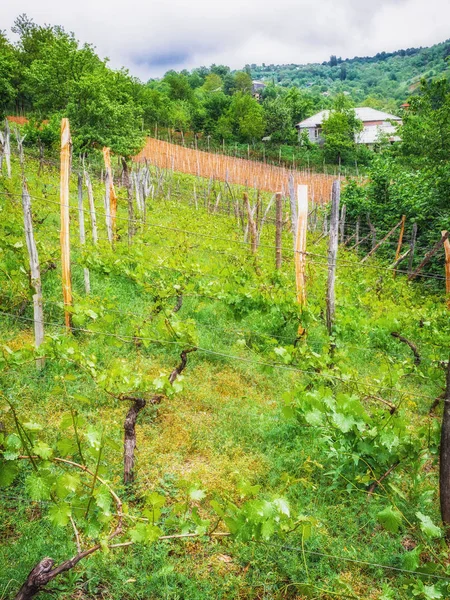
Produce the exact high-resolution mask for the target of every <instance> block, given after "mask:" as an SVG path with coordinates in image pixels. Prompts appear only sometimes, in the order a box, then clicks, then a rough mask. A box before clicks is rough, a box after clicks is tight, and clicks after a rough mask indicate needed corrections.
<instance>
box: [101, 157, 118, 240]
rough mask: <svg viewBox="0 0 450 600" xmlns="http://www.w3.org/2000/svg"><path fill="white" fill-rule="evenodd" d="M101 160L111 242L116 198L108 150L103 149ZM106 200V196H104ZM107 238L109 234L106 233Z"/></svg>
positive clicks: (113, 236)
mask: <svg viewBox="0 0 450 600" xmlns="http://www.w3.org/2000/svg"><path fill="white" fill-rule="evenodd" d="M103 160H104V162H105V185H106V194H108V195H109V202H108V205H109V217H110V218H109V221H110V227H111V238H112V239H111V240H110V241H111V242H112V240H113V239H114V238H115V235H116V215H117V196H116V191H115V189H114V179H113V174H112V169H111V155H110V150H109V148H106V147H105V148H103ZM105 198H106V196H105ZM108 238H109V233H108Z"/></svg>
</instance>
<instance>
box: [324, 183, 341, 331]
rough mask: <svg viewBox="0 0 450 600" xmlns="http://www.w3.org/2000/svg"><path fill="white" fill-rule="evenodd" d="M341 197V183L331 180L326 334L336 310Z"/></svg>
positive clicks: (331, 326) (330, 328) (331, 328)
mask: <svg viewBox="0 0 450 600" xmlns="http://www.w3.org/2000/svg"><path fill="white" fill-rule="evenodd" d="M340 197H341V183H340V181H339V180H336V181H333V191H332V196H331V215H330V239H329V243H328V280H327V297H326V304H327V329H328V334H329V335H331V334H332V332H333V324H334V315H335V312H336V301H335V291H334V286H335V281H336V260H337V251H338V227H339V201H340Z"/></svg>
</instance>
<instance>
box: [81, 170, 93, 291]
mask: <svg viewBox="0 0 450 600" xmlns="http://www.w3.org/2000/svg"><path fill="white" fill-rule="evenodd" d="M78 222H79V225H80V244H81V246H84V245H85V244H86V232H85V228H84V207H83V176H82V175H81V173H78ZM83 275H84V291H85V292H86V294H90V293H91V280H90V276H89V269H88V268H87V267H84V268H83Z"/></svg>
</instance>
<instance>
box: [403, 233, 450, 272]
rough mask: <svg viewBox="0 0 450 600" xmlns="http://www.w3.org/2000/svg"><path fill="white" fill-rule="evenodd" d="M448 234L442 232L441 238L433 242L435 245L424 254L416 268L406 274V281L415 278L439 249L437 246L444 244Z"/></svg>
mask: <svg viewBox="0 0 450 600" xmlns="http://www.w3.org/2000/svg"><path fill="white" fill-rule="evenodd" d="M448 235H449V234H448V231H444V232H443V234H442V237H441V239H440V240H439V241H438V242H436V243H435V245H434V246H433V247H432V248H431V250H430V251H429V252H427V253H426V254H425V257H424V259H423V260H422V262H421V263H420V265H419V266H418V267H417V269H416V270H415V271H414V273H411V275H408V281H412V280H413V279H415V278H416V277H417V275H418V274H419V273H420V271H421V270H422V269H423V268H424V266H425V265H427V264H428V263H429V262H430V260H431V259H432V257H433V256H434V255H435V254H436V252H437V251H438V250H439V248H441V247H442V246H443V245H444V243H445V241H446V240H447V239H448Z"/></svg>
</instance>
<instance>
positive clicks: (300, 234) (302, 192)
mask: <svg viewBox="0 0 450 600" xmlns="http://www.w3.org/2000/svg"><path fill="white" fill-rule="evenodd" d="M307 229H308V186H307V185H298V186H297V231H296V237H295V282H296V287H297V302H298V303H299V304H300V305H301V306H304V305H305V304H306V284H305V267H306V234H307Z"/></svg>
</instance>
